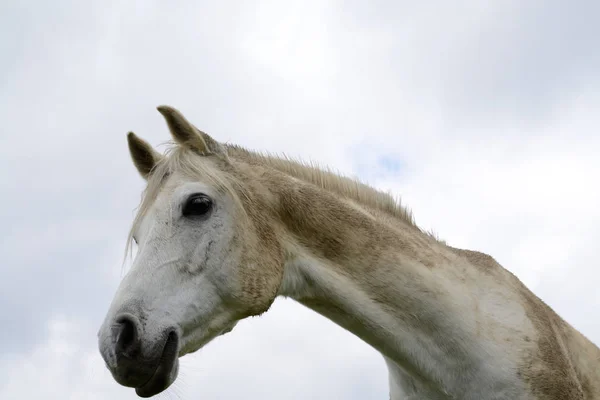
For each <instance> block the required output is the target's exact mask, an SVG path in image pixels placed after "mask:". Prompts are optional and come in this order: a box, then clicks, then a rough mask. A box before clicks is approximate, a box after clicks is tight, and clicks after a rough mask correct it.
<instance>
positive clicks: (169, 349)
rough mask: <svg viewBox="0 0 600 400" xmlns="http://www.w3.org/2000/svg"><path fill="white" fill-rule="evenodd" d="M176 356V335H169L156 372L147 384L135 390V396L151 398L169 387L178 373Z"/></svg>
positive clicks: (177, 354)
mask: <svg viewBox="0 0 600 400" xmlns="http://www.w3.org/2000/svg"><path fill="white" fill-rule="evenodd" d="M178 356H179V351H178V339H177V335H176V334H170V335H169V338H168V339H167V342H166V344H165V347H164V349H163V353H162V355H161V359H160V363H159V364H158V367H157V368H156V371H154V374H153V375H152V377H151V378H150V380H148V382H146V383H145V384H144V385H143V386H141V387H138V388H136V389H135V392H136V394H137V395H138V396H139V397H152V396H155V395H157V394H159V393H161V392H163V391H164V390H166V389H167V388H168V387H169V386H171V385H172V384H173V382H175V380H176V379H177V375H178V373H179V358H178Z"/></svg>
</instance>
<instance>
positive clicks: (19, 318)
mask: <svg viewBox="0 0 600 400" xmlns="http://www.w3.org/2000/svg"><path fill="white" fill-rule="evenodd" d="M217 4H218V5H217ZM367 4H368V5H367ZM599 14H600V3H599V2H597V1H592V0H587V1H586V0H578V1H571V2H566V1H559V0H543V1H542V0H539V1H538V0H529V1H527V2H524V1H522V0H514V1H513V0H490V1H485V2H482V1H478V0H470V1H466V0H458V1H452V2H447V1H441V0H440V1H423V2H414V1H370V2H360V1H345V2H342V1H328V2H326V1H303V2H301V3H300V2H289V1H288V2H283V1H252V2H241V1H236V2H234V1H219V2H215V1H178V2H158V1H150V0H145V1H131V2H122V1H108V0H107V1H103V2H81V1H75V0H70V1H68V0H60V1H54V2H47V1H42V0H38V1H28V2H25V1H17V0H9V1H2V2H1V3H0V32H1V33H2V35H0V50H1V51H0V77H1V78H0V121H2V127H1V128H0V182H2V183H1V185H0V197H1V207H0V221H1V223H2V230H1V233H0V235H1V236H0V239H1V240H0V254H2V261H1V263H0V325H1V327H2V329H0V398H2V399H11V400H12V399H38V398H48V399H54V398H56V399H61V400H62V399H106V398H111V399H114V400H125V399H135V398H136V395H135V393H134V392H133V390H131V389H127V388H123V387H121V386H119V385H118V384H116V383H115V382H114V381H113V380H112V378H111V376H110V374H109V373H108V371H107V370H105V368H104V365H103V362H102V360H101V358H100V355H99V354H98V351H97V347H96V332H97V330H98V327H99V326H100V323H101V321H102V319H103V317H104V313H105V312H106V310H107V308H108V304H109V302H110V300H111V298H112V294H113V293H114V290H115V289H116V287H117V285H118V282H119V280H120V279H121V278H122V276H123V269H122V266H121V261H122V254H123V250H124V244H125V238H126V234H127V230H128V227H129V225H130V223H131V220H132V217H133V215H134V209H135V207H136V206H137V205H138V201H139V198H140V192H141V190H142V189H143V181H142V180H141V179H140V178H139V177H138V175H137V172H136V171H135V169H134V167H133V166H132V164H131V162H130V158H129V155H128V151H127V147H126V140H125V134H126V132H127V131H128V130H133V131H135V132H136V133H138V134H139V135H140V136H142V137H144V138H146V139H147V140H149V141H150V142H151V143H153V144H154V145H159V144H161V143H162V142H164V141H165V140H167V139H168V138H169V136H168V131H167V129H166V126H165V124H164V121H163V119H162V117H161V116H160V114H158V112H157V111H156V108H155V107H156V106H157V105H160V104H169V105H172V106H174V107H177V108H179V109H180V110H181V111H182V112H184V114H185V115H186V116H188V117H189V118H190V119H191V120H192V121H193V122H194V123H195V124H196V125H197V126H198V127H199V128H201V129H203V130H205V131H207V132H209V133H211V134H212V135H213V136H214V137H215V138H217V139H218V140H221V141H229V142H234V143H238V144H242V145H245V146H248V147H250V148H254V149H259V150H269V151H274V152H285V153H287V154H290V155H294V156H299V157H302V158H305V159H307V160H309V159H310V160H314V161H318V162H320V163H323V164H327V165H329V166H331V167H333V168H335V169H337V170H339V171H340V172H343V173H345V174H348V175H352V176H356V177H359V178H361V179H363V180H364V181H367V182H368V183H371V184H373V185H374V186H376V187H378V188H381V189H385V190H391V191H393V192H394V193H395V194H397V195H401V196H402V200H403V202H405V203H406V204H408V205H409V206H410V207H411V208H412V210H413V211H414V213H415V216H416V219H417V222H418V223H419V224H420V225H421V226H423V227H424V228H427V229H433V230H435V231H436V232H437V233H438V235H439V236H440V237H441V238H443V239H445V240H446V241H447V242H448V243H449V244H451V245H453V246H457V247H463V248H469V249H477V250H480V251H484V252H487V253H489V254H492V255H493V256H494V257H495V258H496V259H497V260H498V261H499V262H500V263H502V264H503V265H504V266H505V267H506V268H508V269H509V270H511V271H512V272H514V273H515V274H516V275H517V276H519V277H520V278H521V279H522V280H523V281H524V282H525V283H526V284H527V285H528V286H529V287H530V288H531V289H532V290H533V291H534V292H535V293H536V294H538V296H540V297H541V298H542V299H544V300H545V301H546V302H547V303H549V304H550V305H551V306H552V307H554V308H555V309H556V310H557V311H558V312H559V313H560V314H561V315H562V316H563V317H564V318H565V319H567V320H568V321H569V322H570V323H571V324H573V325H574V326H575V327H577V328H578V329H580V330H581V331H582V332H583V333H584V334H585V335H587V336H588V337H589V338H590V339H592V340H593V341H594V342H596V343H600V322H598V321H599V320H598V318H597V314H598V313H597V310H598V307H599V306H600V292H598V291H597V282H598V279H599V278H600V272H598V269H599V267H600V263H599V261H598V250H597V249H598V248H599V247H598V240H600V207H599V205H600V185H598V182H599V181H600V156H599V154H600V134H599V130H600V114H599V113H598V110H600V52H599V51H598V46H597V38H598V37H600V26H599V25H598V24H597V16H598V15H599ZM387 395H388V389H387V372H386V369H385V366H384V363H383V361H382V359H381V357H380V356H379V354H378V353H376V352H375V351H374V350H372V349H371V348H369V347H368V346H367V345H365V344H363V343H362V342H361V341H359V340H358V339H357V338H355V337H354V336H352V335H351V334H349V333H347V332H345V331H343V330H342V329H341V328H339V327H338V326H336V325H334V324H333V323H330V322H329V321H327V320H326V319H324V318H323V317H320V316H318V315H316V314H314V313H312V312H311V311H309V310H307V309H304V308H302V307H301V306H299V305H297V304H295V303H293V302H292V301H287V300H285V301H284V300H278V301H277V302H276V304H275V305H274V307H273V308H272V310H271V311H270V312H269V313H268V314H266V315H265V316H263V317H261V318H254V319H252V320H248V321H244V322H243V323H241V324H240V325H239V326H238V327H237V328H236V330H235V331H233V332H232V333H231V334H229V335H227V336H225V337H222V338H219V339H217V340H216V341H215V342H213V343H212V344H210V345H209V346H208V347H207V348H205V349H203V350H202V351H200V352H198V353H196V354H193V355H190V356H186V357H184V359H183V360H182V372H181V375H180V379H179V380H178V381H177V383H176V384H175V385H174V386H173V387H172V388H170V389H169V390H168V391H167V392H165V393H164V394H162V395H160V396H161V397H160V398H164V399H184V400H185V399H196V398H199V399H231V398H242V397H243V398H248V399H306V398H311V399H332V398H335V399H366V398H370V399H371V398H372V399H387Z"/></svg>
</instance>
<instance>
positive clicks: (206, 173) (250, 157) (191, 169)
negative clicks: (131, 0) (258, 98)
mask: <svg viewBox="0 0 600 400" xmlns="http://www.w3.org/2000/svg"><path fill="white" fill-rule="evenodd" d="M166 144H167V145H168V147H167V150H166V152H165V156H164V157H163V158H162V159H161V161H160V162H159V163H157V165H156V166H155V167H154V168H153V170H152V173H151V174H150V176H149V177H148V182H147V186H146V189H145V190H144V191H143V192H142V199H141V202H140V205H139V207H138V211H137V213H136V216H135V219H134V221H133V224H132V226H131V229H130V231H129V235H128V237H127V246H126V250H125V252H126V254H128V253H129V254H130V250H131V244H132V241H133V235H134V232H135V230H136V229H137V227H138V226H139V224H140V223H141V220H142V217H143V216H144V215H145V214H146V213H147V212H148V209H149V208H150V206H151V204H152V202H153V201H154V199H155V198H156V197H157V196H158V193H159V191H160V189H161V187H162V185H163V182H164V181H165V180H166V178H167V177H168V176H169V175H170V174H171V173H173V172H174V171H182V172H183V173H185V174H187V175H189V176H191V177H202V179H203V180H206V181H208V182H209V183H210V184H211V185H213V186H214V187H215V188H216V189H217V190H220V191H222V192H224V193H228V194H229V195H231V196H232V197H233V199H234V201H235V202H236V203H237V204H238V206H239V207H240V210H241V211H242V212H243V211H244V208H243V206H242V203H241V201H240V198H239V194H242V195H243V190H242V191H240V190H239V189H240V188H242V187H243V185H242V184H241V183H240V182H235V181H234V180H233V179H234V178H233V177H231V176H228V177H227V178H225V176H224V175H223V172H222V171H219V170H217V169H216V168H215V167H213V166H211V165H210V163H205V162H201V160H202V157H199V156H198V155H197V154H195V153H194V152H192V151H190V150H188V149H186V148H184V147H182V146H178V145H176V144H173V143H171V142H167V143H166ZM224 146H225V148H226V150H227V155H228V156H229V157H230V158H232V159H234V160H238V161H242V162H245V163H247V164H250V165H259V166H264V167H270V168H273V169H275V170H277V171H279V172H282V173H284V174H287V175H290V176H292V177H294V178H297V179H300V180H303V181H305V182H308V183H311V184H314V185H316V186H318V187H319V188H321V189H323V190H327V191H330V192H333V193H335V194H338V195H340V196H343V197H344V198H347V199H350V200H353V201H355V202H357V203H358V204H360V205H363V206H366V207H369V208H372V209H374V210H378V211H380V212H382V213H384V214H386V215H389V216H391V217H394V218H398V219H399V220H401V221H403V222H404V223H406V224H407V225H409V226H410V227H413V228H415V229H417V230H419V231H421V232H423V231H422V230H421V229H420V228H419V227H418V226H417V224H416V223H415V220H414V217H413V214H412V212H411V210H410V209H408V208H407V207H406V206H404V205H402V202H401V199H400V197H397V196H394V195H392V194H391V193H390V192H382V191H379V190H377V189H375V188H373V187H371V186H369V185H367V184H366V183H363V182H361V181H359V180H358V179H352V178H349V177H346V176H343V175H341V174H339V173H336V172H333V171H332V170H331V169H330V168H328V167H322V166H319V165H317V164H316V163H314V162H304V161H302V160H299V159H294V158H291V157H288V156H287V155H285V154H283V155H280V156H278V155H273V154H269V153H261V152H256V151H251V150H248V149H246V148H244V147H241V146H239V145H234V144H226V145H224ZM234 188H235V189H238V190H234ZM244 214H245V213H244ZM423 233H425V234H427V235H428V236H431V237H433V238H434V239H436V240H439V239H438V238H437V236H436V235H435V234H434V233H433V232H423Z"/></svg>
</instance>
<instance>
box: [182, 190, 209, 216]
mask: <svg viewBox="0 0 600 400" xmlns="http://www.w3.org/2000/svg"><path fill="white" fill-rule="evenodd" d="M211 207H212V200H211V199H210V198H209V197H208V196H206V195H204V194H195V195H192V196H190V198H189V199H188V200H187V202H186V203H185V205H184V206H183V212H182V213H183V215H184V216H185V217H193V216H201V215H204V214H206V213H207V212H209V211H210V209H211Z"/></svg>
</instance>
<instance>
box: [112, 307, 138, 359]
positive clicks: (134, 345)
mask: <svg viewBox="0 0 600 400" xmlns="http://www.w3.org/2000/svg"><path fill="white" fill-rule="evenodd" d="M140 331H141V326H140V321H139V320H138V319H137V318H136V317H134V316H133V315H131V314H121V315H119V316H117V318H116V320H115V325H114V326H113V343H115V353H116V355H117V357H120V356H126V357H132V356H134V355H135V353H137V351H138V350H139V349H140V343H141V340H140V336H141V335H140V333H141V332H140Z"/></svg>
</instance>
